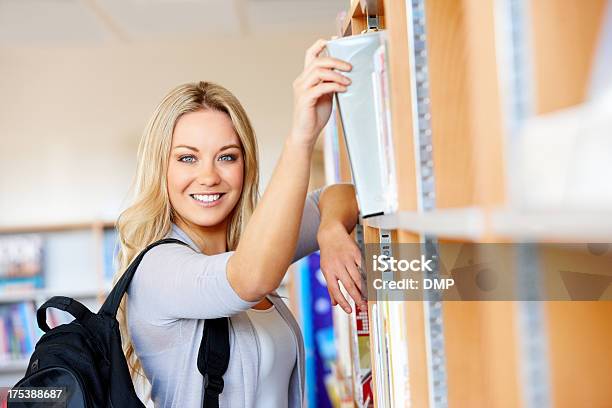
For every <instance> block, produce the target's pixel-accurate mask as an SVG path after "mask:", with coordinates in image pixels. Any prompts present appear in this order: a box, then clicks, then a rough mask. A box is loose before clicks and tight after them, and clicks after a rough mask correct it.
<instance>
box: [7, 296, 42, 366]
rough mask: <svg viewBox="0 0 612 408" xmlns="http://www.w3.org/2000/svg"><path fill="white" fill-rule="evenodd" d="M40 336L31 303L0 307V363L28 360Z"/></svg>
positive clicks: (40, 332) (34, 310)
mask: <svg viewBox="0 0 612 408" xmlns="http://www.w3.org/2000/svg"><path fill="white" fill-rule="evenodd" d="M41 334H42V331H41V330H40V329H38V328H37V323H36V309H35V307H34V303H33V302H19V303H10V304H4V305H0V363H3V362H4V363H5V362H7V361H11V360H21V359H26V358H29V356H30V354H32V352H33V351H34V346H35V345H36V342H37V341H38V338H39V337H40V336H41Z"/></svg>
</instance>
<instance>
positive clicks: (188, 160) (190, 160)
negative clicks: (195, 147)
mask: <svg viewBox="0 0 612 408" xmlns="http://www.w3.org/2000/svg"><path fill="white" fill-rule="evenodd" d="M195 160H196V158H195V156H193V155H191V154H190V155H186V156H181V157H179V161H180V162H183V163H194V162H195Z"/></svg>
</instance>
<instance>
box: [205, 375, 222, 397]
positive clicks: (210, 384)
mask: <svg viewBox="0 0 612 408" xmlns="http://www.w3.org/2000/svg"><path fill="white" fill-rule="evenodd" d="M223 385H224V383H223V377H222V376H220V375H218V376H217V375H213V376H212V377H211V376H209V375H208V373H206V374H204V391H206V392H208V391H209V390H210V391H211V392H214V393H215V394H217V395H219V394H221V392H223Z"/></svg>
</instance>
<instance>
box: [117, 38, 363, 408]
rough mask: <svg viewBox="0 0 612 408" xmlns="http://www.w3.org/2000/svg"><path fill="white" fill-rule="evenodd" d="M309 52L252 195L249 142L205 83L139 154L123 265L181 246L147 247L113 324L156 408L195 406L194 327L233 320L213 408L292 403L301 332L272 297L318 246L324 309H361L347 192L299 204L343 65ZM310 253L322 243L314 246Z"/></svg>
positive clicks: (125, 216)
mask: <svg viewBox="0 0 612 408" xmlns="http://www.w3.org/2000/svg"><path fill="white" fill-rule="evenodd" d="M324 47H325V42H324V41H322V40H320V41H318V42H317V43H315V44H314V45H313V46H312V47H311V48H310V49H309V50H308V51H307V52H306V58H305V64H304V71H303V72H302V74H301V75H300V76H299V77H298V79H297V80H296V81H295V82H294V116H293V126H292V129H291V132H290V134H289V136H288V137H287V139H286V141H285V144H284V148H283V151H282V154H281V157H280V159H279V161H278V164H277V166H276V169H275V171H274V173H273V176H272V178H271V180H270V182H269V185H268V187H267V188H266V191H265V193H264V195H263V197H262V198H261V200H260V201H259V203H257V198H258V177H259V176H258V163H257V146H256V141H255V135H254V132H253V129H252V128H251V125H250V122H249V120H248V118H247V115H246V113H245V112H244V110H243V108H242V106H241V105H240V103H239V102H238V100H237V99H236V98H235V97H234V96H233V95H232V94H231V93H230V92H229V91H227V90H226V89H224V88H222V87H221V86H219V85H215V84H212V83H207V82H200V83H196V84H186V85H183V86H180V87H178V88H176V89H174V90H173V91H171V92H170V93H169V94H168V95H167V96H166V97H165V99H164V100H163V101H162V102H161V104H160V105H159V106H158V107H157V109H156V111H155V113H154V114H153V117H152V119H151V120H150V122H149V124H148V126H147V128H146V131H145V133H144V135H143V138H142V140H141V143H140V146H139V152H138V169H137V175H136V184H135V192H136V197H135V201H134V204H133V205H132V206H130V207H129V208H128V209H126V210H125V211H124V212H123V213H122V214H121V216H120V218H119V220H118V229H119V234H120V239H121V249H120V264H121V265H120V266H121V267H120V269H119V271H123V270H124V269H125V267H126V266H127V265H128V264H129V262H130V261H131V260H132V259H133V258H134V257H135V255H137V254H138V252H139V251H141V250H142V249H143V248H144V247H146V246H147V245H148V244H150V243H152V242H154V241H156V240H159V239H161V238H164V237H173V238H177V239H180V240H182V241H183V242H185V243H187V244H188V245H189V247H186V246H183V245H179V244H167V245H160V246H158V247H155V248H154V249H152V250H151V251H150V252H148V253H147V254H146V255H145V257H144V259H143V261H142V263H141V264H140V266H139V268H138V271H137V273H136V275H135V277H134V279H133V281H132V283H131V286H130V289H129V291H128V295H127V297H126V299H124V300H123V304H122V313H121V314H120V316H119V319H120V324H121V329H122V336H123V339H124V343H125V352H126V357H127V359H128V363H129V365H130V368H131V370H132V374H133V376H134V377H135V379H137V378H136V377H138V376H139V375H140V376H142V375H143V374H144V375H145V376H146V378H147V379H148V380H149V382H150V384H151V386H152V389H151V390H150V391H151V396H152V399H153V401H154V403H155V406H157V407H181V408H190V407H192V408H196V407H201V406H202V389H203V381H202V376H201V374H200V373H199V371H198V369H197V355H198V350H199V345H200V341H201V338H202V332H203V324H204V320H203V319H212V318H218V317H230V362H229V367H228V369H227V371H226V373H225V375H224V377H223V378H224V383H225V387H224V389H223V393H222V394H221V396H220V406H221V407H246V408H250V407H301V406H302V399H303V393H304V389H303V388H304V351H303V344H302V337H301V334H300V330H299V327H298V325H297V323H296V322H295V319H294V318H293V317H292V315H291V313H290V312H289V310H288V309H287V307H286V306H285V304H284V302H283V301H282V300H281V299H279V298H278V296H275V290H276V289H277V288H278V286H279V284H280V282H281V280H282V278H283V276H284V274H285V272H286V271H287V268H288V266H289V265H290V264H291V263H292V262H293V261H294V260H296V259H298V258H300V257H302V256H304V255H306V254H308V253H310V252H312V251H315V250H316V249H317V247H318V246H320V249H321V264H322V269H323V270H324V275H325V277H326V279H327V282H328V287H329V291H330V296H331V297H332V303H333V304H340V305H341V306H342V307H343V308H344V309H345V310H346V312H347V313H350V312H351V308H350V306H349V304H348V302H347V300H346V299H345V298H344V297H343V296H342V294H341V293H340V290H339V287H338V280H340V281H341V282H342V283H343V285H344V286H345V288H346V289H347V291H348V292H349V294H350V295H351V297H352V298H353V299H355V301H356V304H357V305H359V306H360V307H363V306H364V304H365V302H364V301H363V297H362V294H361V292H360V289H359V282H360V275H359V271H358V266H359V264H360V256H361V255H360V253H359V250H358V248H357V247H356V245H355V243H354V242H353V240H352V239H351V237H350V236H349V235H348V234H349V232H350V231H351V230H352V229H353V227H354V225H355V223H356V221H357V206H356V203H355V200H354V191H353V188H352V186H349V185H338V186H331V187H328V188H326V189H325V190H324V191H323V192H320V191H317V192H315V193H313V194H310V195H308V196H307V195H306V190H307V186H308V180H309V172H310V161H311V155H312V151H313V147H314V144H315V141H316V138H317V135H318V134H319V133H320V131H321V130H322V128H323V126H324V125H325V123H326V122H327V120H328V119H329V116H330V111H331V97H332V94H333V93H334V92H344V91H346V89H347V86H349V83H350V81H349V80H348V79H347V78H346V77H345V76H344V75H342V74H341V73H340V72H341V71H347V70H350V69H351V67H350V65H349V64H347V63H345V62H343V61H339V60H336V59H333V58H326V57H321V56H320V53H321V51H322V50H323V48H324ZM317 244H319V245H317Z"/></svg>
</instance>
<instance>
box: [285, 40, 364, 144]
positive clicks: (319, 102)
mask: <svg viewBox="0 0 612 408" xmlns="http://www.w3.org/2000/svg"><path fill="white" fill-rule="evenodd" d="M325 44H326V41H325V40H319V41H317V42H316V43H314V44H313V45H312V46H311V47H310V48H309V49H308V50H307V51H306V56H305V57H304V70H303V71H302V73H301V74H300V76H298V77H297V79H296V80H295V81H294V82H293V105H294V107H293V127H292V130H291V137H292V138H294V139H296V140H297V141H300V142H302V143H304V142H305V143H306V144H308V145H312V146H314V143H315V141H316V139H317V137H318V136H319V133H320V132H321V130H322V129H323V127H324V126H325V124H326V123H327V121H328V120H329V116H330V113H331V109H332V96H333V94H334V92H345V91H346V90H347V87H348V86H349V84H350V83H351V80H350V79H349V78H347V77H346V76H344V75H342V74H341V73H340V71H345V72H346V71H350V70H351V69H352V67H351V65H350V64H349V63H347V62H345V61H341V60H339V59H336V58H332V57H324V56H321V54H322V52H323V50H324V49H325Z"/></svg>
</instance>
